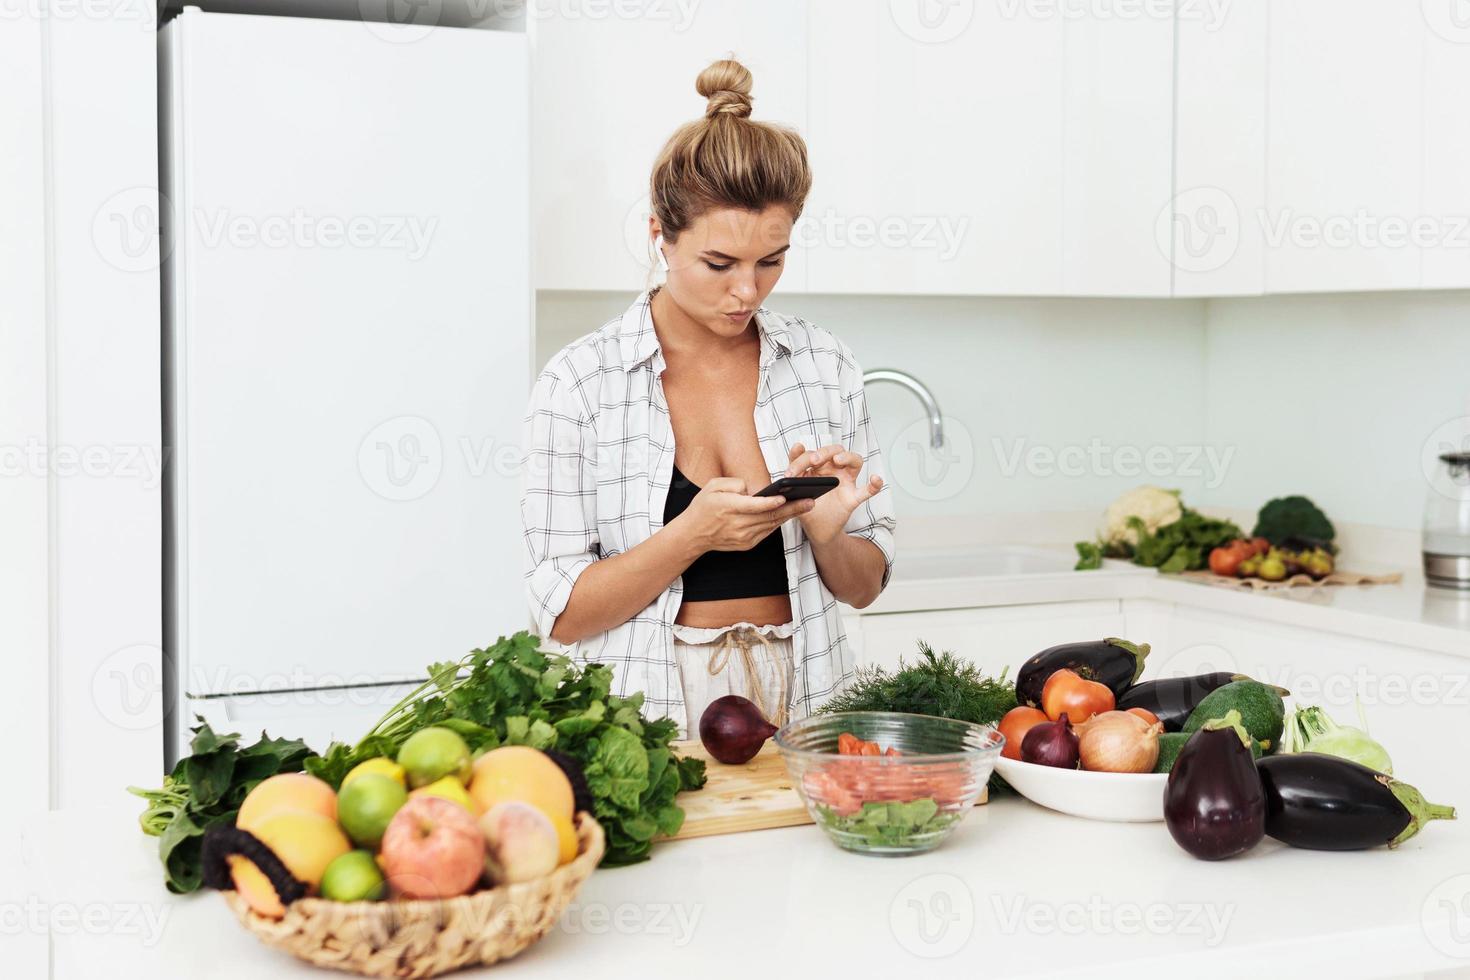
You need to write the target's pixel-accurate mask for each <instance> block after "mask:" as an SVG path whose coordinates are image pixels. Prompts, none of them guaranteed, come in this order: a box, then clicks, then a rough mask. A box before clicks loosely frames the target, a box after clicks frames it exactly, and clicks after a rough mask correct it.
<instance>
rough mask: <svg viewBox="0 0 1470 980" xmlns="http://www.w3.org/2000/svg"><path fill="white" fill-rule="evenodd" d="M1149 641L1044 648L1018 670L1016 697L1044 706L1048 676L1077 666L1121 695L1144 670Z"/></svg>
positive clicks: (1114, 640) (1086, 676)
mask: <svg viewBox="0 0 1470 980" xmlns="http://www.w3.org/2000/svg"><path fill="white" fill-rule="evenodd" d="M1147 656H1148V644H1147V643H1139V644H1133V643H1129V642H1128V641H1127V640H1120V639H1118V638H1117V637H1109V638H1108V639H1106V640H1089V641H1087V642H1085V643H1063V644H1062V645H1061V646H1055V647H1050V648H1049V649H1046V650H1043V651H1041V652H1040V653H1038V654H1037V655H1036V656H1034V657H1032V658H1031V659H1030V660H1028V661H1026V662H1025V663H1024V664H1022V665H1021V669H1020V670H1019V671H1017V672H1016V698H1017V700H1019V701H1020V702H1021V703H1022V704H1029V705H1031V707H1033V708H1039V707H1041V689H1042V688H1043V687H1045V686H1046V679H1047V678H1048V677H1050V676H1051V675H1052V674H1055V673H1056V672H1057V671H1059V670H1063V669H1065V670H1075V671H1076V672H1077V673H1078V674H1080V675H1081V676H1082V677H1083V678H1084V679H1085V680H1089V681H1097V682H1098V683H1100V684H1106V685H1107V686H1108V687H1109V688H1110V689H1111V690H1112V692H1113V697H1115V698H1117V697H1120V696H1121V695H1122V693H1123V692H1124V691H1126V690H1128V688H1129V687H1130V686H1131V685H1132V684H1133V682H1134V681H1136V680H1138V675H1139V674H1141V673H1143V661H1144V658H1146V657H1147Z"/></svg>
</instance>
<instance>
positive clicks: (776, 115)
mask: <svg viewBox="0 0 1470 980" xmlns="http://www.w3.org/2000/svg"><path fill="white" fill-rule="evenodd" d="M527 20H528V31H529V33H530V35H531V40H532V45H533V54H532V60H533V65H534V70H533V74H532V107H533V110H534V112H533V115H532V119H533V120H534V122H533V124H532V143H531V147H532V149H531V152H532V163H533V166H532V198H533V202H534V204H533V211H532V213H533V217H534V224H535V233H534V234H535V239H536V255H535V258H536V261H535V273H534V281H535V284H536V287H537V288H538V289H605V290H615V291H620V292H621V291H629V290H632V291H637V290H639V289H642V288H643V286H644V285H645V283H646V281H647V278H648V274H649V270H650V261H649V253H648V249H647V227H648V177H649V172H650V171H651V169H652V167H653V161H654V159H655V158H656V157H657V156H658V152H659V150H660V149H662V148H663V145H664V142H665V141H666V140H667V139H668V138H669V136H671V135H672V134H673V132H674V130H675V129H677V128H678V127H679V126H681V125H683V124H684V123H686V122H690V121H692V120H694V119H698V118H699V117H700V116H702V115H703V113H704V109H705V101H704V99H702V98H700V96H699V94H698V93H697V92H695V90H694V80H695V79H696V78H697V77H698V76H699V73H700V71H701V70H703V69H704V68H705V67H707V66H708V65H709V64H710V62H713V61H717V60H719V59H720V58H728V57H731V56H733V57H735V58H736V59H738V60H739V61H740V62H741V63H743V64H744V65H745V66H746V67H747V68H749V69H750V71H751V74H752V75H753V76H754V78H755V87H754V90H753V92H752V95H753V96H754V112H753V114H752V117H753V118H755V119H763V120H767V121H771V122H781V123H785V124H787V125H791V126H795V127H797V128H798V129H800V130H803V131H804V130H805V128H806V107H807V87H806V78H807V71H806V68H807V58H806V47H807V35H806V4H805V3H803V2H794V0H741V2H740V3H705V4H674V3H670V4H655V5H652V6H649V5H637V4H634V5H631V6H629V5H624V4H616V3H614V4H572V5H566V4H533V5H531V7H530V8H528V14H527ZM792 251H793V252H797V251H798V250H797V249H795V248H793V249H792ZM804 284H805V270H804V268H803V267H802V257H801V256H800V255H799V254H796V255H791V256H789V257H788V259H787V267H786V272H785V274H784V275H783V276H782V280H781V286H780V288H781V289H783V290H795V289H801V288H802V287H803V286H804Z"/></svg>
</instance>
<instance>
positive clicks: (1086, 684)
mask: <svg viewBox="0 0 1470 980" xmlns="http://www.w3.org/2000/svg"><path fill="white" fill-rule="evenodd" d="M1115 706H1116V701H1115V699H1114V698H1113V692H1112V689H1111V688H1109V687H1108V686H1107V685H1106V684H1099V683H1098V682H1097V681H1089V680H1084V679H1083V678H1082V676H1081V675H1080V674H1078V673H1077V672H1076V671H1075V670H1059V671H1057V672H1056V673H1055V674H1052V675H1051V676H1050V677H1048V678H1047V679H1046V684H1045V685H1044V686H1043V687H1042V688H1041V710H1043V711H1045V712H1046V717H1047V718H1049V719H1051V720H1052V721H1056V720H1057V719H1059V718H1061V717H1062V714H1063V713H1065V714H1066V715H1067V720H1068V721H1070V722H1071V723H1072V724H1073V725H1080V724H1082V723H1083V722H1084V721H1086V720H1087V719H1089V718H1091V717H1092V716H1093V715H1099V714H1102V713H1103V712H1104V711H1112V710H1113V708H1114V707H1115Z"/></svg>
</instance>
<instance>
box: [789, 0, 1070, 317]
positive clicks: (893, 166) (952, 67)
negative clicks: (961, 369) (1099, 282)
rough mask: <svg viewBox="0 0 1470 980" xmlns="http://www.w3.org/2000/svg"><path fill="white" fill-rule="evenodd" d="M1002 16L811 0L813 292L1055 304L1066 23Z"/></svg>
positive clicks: (991, 11)
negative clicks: (934, 14) (1040, 299)
mask: <svg viewBox="0 0 1470 980" xmlns="http://www.w3.org/2000/svg"><path fill="white" fill-rule="evenodd" d="M999 6H1000V5H998V4H993V3H981V4H973V5H965V4H956V5H951V6H949V7H948V8H945V9H946V10H947V12H948V15H949V20H952V21H953V23H947V22H946V18H945V17H943V16H941V17H938V18H936V19H934V20H930V21H925V20H923V19H922V18H920V17H918V16H913V17H911V18H907V19H903V18H900V17H899V16H896V14H901V13H902V12H903V7H904V4H903V3H895V4H892V5H890V4H889V3H888V2H887V0H811V31H810V37H811V116H810V121H809V125H808V129H807V141H808V144H809V146H810V150H811V157H812V166H813V170H814V174H813V187H812V196H811V200H810V203H809V204H808V206H807V211H806V215H805V217H804V219H803V222H802V226H803V233H804V234H806V235H808V236H810V237H809V240H810V241H811V250H810V255H809V258H808V262H809V265H810V284H811V288H812V290H813V291H814V292H845V293H846V292H866V293H1013V294H1034V295H1057V294H1060V293H1061V291H1062V262H1061V259H1062V228H1063V203H1064V202H1063V198H1062V188H1063V176H1064V168H1063V161H1062V126H1061V124H1060V120H1061V117H1062V111H1063V106H1064V98H1065V74H1066V73H1065V72H1064V71H1063V56H1064V47H1065V43H1064V41H1065V38H1064V31H1063V23H1062V21H1061V20H1060V18H1052V19H1047V20H1036V19H1030V18H1024V17H1014V18H1010V19H1007V18H1005V17H1003V16H1002V15H1001V13H1000V10H999ZM914 13H915V14H917V13H918V11H914Z"/></svg>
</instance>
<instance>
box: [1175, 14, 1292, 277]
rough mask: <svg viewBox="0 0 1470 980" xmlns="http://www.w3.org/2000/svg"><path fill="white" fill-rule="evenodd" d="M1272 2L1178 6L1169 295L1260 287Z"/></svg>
mask: <svg viewBox="0 0 1470 980" xmlns="http://www.w3.org/2000/svg"><path fill="white" fill-rule="evenodd" d="M1268 10H1269V8H1268V7H1267V5H1266V4H1265V3H1237V4H1234V5H1230V6H1226V7H1223V8H1219V11H1220V12H1219V13H1218V14H1217V13H1215V12H1212V10H1211V8H1210V5H1207V4H1188V5H1185V6H1182V7H1180V10H1179V16H1178V21H1179V24H1178V33H1177V35H1176V37H1177V40H1178V72H1177V76H1176V79H1175V86H1176V88H1175V98H1176V100H1177V103H1178V109H1177V112H1176V114H1175V119H1174V201H1173V207H1172V209H1171V212H1170V214H1169V215H1168V216H1167V217H1168V220H1170V221H1171V225H1170V227H1168V228H1164V227H1162V226H1161V227H1160V228H1159V229H1158V239H1159V241H1160V242H1161V243H1165V244H1166V245H1167V247H1168V248H1169V249H1170V251H1171V253H1172V256H1173V265H1174V295H1175V296H1252V295H1258V294H1260V293H1262V292H1264V291H1265V287H1266V270H1265V265H1264V251H1263V247H1264V246H1263V235H1262V227H1261V222H1260V215H1261V213H1262V211H1263V210H1264V209H1265V206H1266V51H1267V39H1268V36H1269V35H1268V31H1267V27H1268V20H1269V15H1268Z"/></svg>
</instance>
